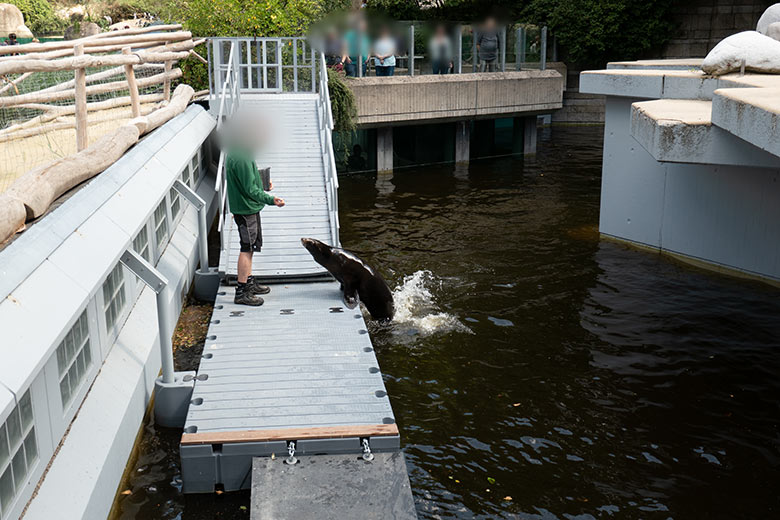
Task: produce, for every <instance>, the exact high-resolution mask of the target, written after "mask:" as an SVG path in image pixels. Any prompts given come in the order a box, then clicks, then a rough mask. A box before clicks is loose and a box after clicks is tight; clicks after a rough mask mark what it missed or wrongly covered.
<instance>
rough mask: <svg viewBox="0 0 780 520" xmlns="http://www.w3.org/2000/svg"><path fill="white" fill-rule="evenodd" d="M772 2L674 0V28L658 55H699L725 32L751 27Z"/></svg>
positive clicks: (676, 56)
mask: <svg viewBox="0 0 780 520" xmlns="http://www.w3.org/2000/svg"><path fill="white" fill-rule="evenodd" d="M774 3H775V2H774V1H754V0H728V1H724V0H692V1H689V2H675V3H674V4H675V5H674V6H673V7H672V17H673V21H674V23H675V24H677V26H678V28H677V31H676V33H675V34H674V37H673V38H672V39H671V40H670V41H669V43H668V44H667V45H666V47H665V48H664V49H663V51H662V52H661V57H664V58H703V57H704V56H706V55H707V53H708V52H709V51H710V50H712V48H713V47H715V45H716V44H717V43H718V42H719V41H720V40H722V39H723V38H725V37H726V36H729V35H731V34H734V33H738V32H741V31H748V30H755V28H756V22H758V19H759V17H760V16H761V14H762V13H763V12H764V11H765V10H766V8H767V7H769V6H770V5H772V4H774Z"/></svg>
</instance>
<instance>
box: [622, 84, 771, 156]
mask: <svg viewBox="0 0 780 520" xmlns="http://www.w3.org/2000/svg"><path fill="white" fill-rule="evenodd" d="M751 90H755V89H751ZM711 114H712V102H711V101H702V100H680V99H659V100H654V101H643V102H639V103H634V104H632V105H631V135H632V136H633V137H634V139H636V140H637V142H639V144H641V145H642V146H643V147H644V148H645V150H647V151H648V152H649V153H650V155H652V156H653V158H654V159H655V160H657V161H661V162H678V163H689V164H727V165H734V166H754V167H759V168H770V167H778V166H780V161H779V160H778V158H777V157H774V156H773V155H771V154H769V153H766V152H764V151H762V150H759V149H757V148H756V147H754V146H752V145H751V144H749V143H747V142H745V141H743V140H741V139H738V138H736V137H734V136H733V135H731V134H730V133H728V132H727V131H725V130H723V129H721V128H718V127H716V126H713V124H712V120H711Z"/></svg>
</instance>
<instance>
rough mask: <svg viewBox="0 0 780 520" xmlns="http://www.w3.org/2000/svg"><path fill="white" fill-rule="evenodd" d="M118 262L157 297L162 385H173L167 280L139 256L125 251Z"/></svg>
mask: <svg viewBox="0 0 780 520" xmlns="http://www.w3.org/2000/svg"><path fill="white" fill-rule="evenodd" d="M119 261H120V262H122V264H124V265H125V267H127V268H128V269H130V271H131V272H132V273H133V274H134V275H136V276H137V277H138V278H140V279H141V281H142V282H144V283H145V284H146V285H148V286H149V288H151V289H152V290H153V291H154V292H155V294H156V296H157V329H158V332H159V334H160V362H161V365H162V381H163V383H173V380H174V376H173V342H172V341H171V337H172V335H173V325H174V323H173V317H172V316H171V309H170V300H169V298H167V295H168V291H166V288H167V287H168V280H167V279H166V278H165V277H164V276H163V275H162V274H160V272H159V271H157V269H155V268H154V267H153V266H152V265H151V264H149V262H147V261H146V260H145V259H144V258H143V257H142V256H141V255H139V254H138V253H136V252H135V251H133V250H132V249H127V250H126V251H125V252H124V253H123V254H122V256H121V257H120V258H119Z"/></svg>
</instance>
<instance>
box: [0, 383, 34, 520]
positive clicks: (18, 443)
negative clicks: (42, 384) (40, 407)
mask: <svg viewBox="0 0 780 520" xmlns="http://www.w3.org/2000/svg"><path fill="white" fill-rule="evenodd" d="M37 459H38V444H37V441H36V440H35V425H34V422H33V409H32V401H31V399H30V391H29V390H28V391H27V392H25V393H24V396H22V399H21V400H20V401H19V404H18V405H17V406H16V408H14V409H13V410H12V411H11V415H9V416H8V419H6V420H5V422H4V423H3V424H1V425H0V515H2V514H6V513H8V512H9V511H10V510H11V504H12V503H13V501H14V498H16V496H17V495H18V494H19V492H20V491H21V490H22V489H23V488H24V486H25V484H26V482H27V479H28V477H29V475H30V470H31V469H32V468H33V466H34V465H35V461H36V460H37Z"/></svg>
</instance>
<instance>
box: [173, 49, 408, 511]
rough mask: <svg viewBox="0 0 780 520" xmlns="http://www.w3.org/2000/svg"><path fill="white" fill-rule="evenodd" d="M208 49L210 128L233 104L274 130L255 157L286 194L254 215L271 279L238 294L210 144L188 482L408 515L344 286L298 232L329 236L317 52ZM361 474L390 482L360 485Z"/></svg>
mask: <svg viewBox="0 0 780 520" xmlns="http://www.w3.org/2000/svg"><path fill="white" fill-rule="evenodd" d="M209 61H210V64H211V66H210V70H209V73H210V77H209V81H210V86H211V98H210V105H211V111H212V113H213V114H214V115H215V117H216V118H217V128H218V129H219V128H221V126H222V124H223V122H224V120H225V119H227V118H229V117H231V115H233V114H234V113H235V112H236V110H238V108H239V106H240V105H244V106H246V105H250V106H252V107H253V108H258V109H260V110H261V112H262V113H267V114H269V117H270V118H272V120H273V121H274V123H275V124H276V125H277V127H278V128H281V129H282V132H283V133H284V135H285V139H284V140H283V141H281V143H280V144H279V145H278V146H275V147H273V148H272V149H270V150H267V151H264V152H261V153H260V155H259V156H258V157H257V158H256V162H257V165H258V167H259V168H266V167H270V168H271V179H272V181H273V185H274V189H273V192H272V193H274V194H278V195H279V196H281V197H283V198H284V199H285V200H286V202H287V205H286V206H285V207H284V208H276V207H267V208H265V209H264V210H263V212H262V214H261V215H262V225H263V240H264V244H263V249H262V252H261V253H260V254H255V255H254V265H253V273H254V274H255V275H256V276H258V277H259V278H261V279H263V280H264V281H265V282H266V283H268V284H269V285H271V288H272V289H271V293H270V294H268V295H266V296H265V297H264V299H265V304H264V305H263V306H262V307H247V306H240V305H234V304H233V295H234V288H233V287H232V286H231V285H230V282H231V279H232V278H233V277H235V275H236V274H237V271H236V262H237V256H238V237H237V231H236V229H235V227H234V223H233V219H232V218H231V215H230V208H229V204H228V201H227V195H226V194H227V191H226V186H225V172H224V167H225V157H224V154H221V155H220V158H219V163H218V172H217V178H216V186H215V188H216V190H217V191H218V193H219V201H220V202H219V216H218V218H219V224H218V226H219V231H220V234H221V241H222V243H221V254H220V267H219V270H220V273H221V275H222V277H223V284H222V286H221V287H220V289H219V292H218V294H217V299H216V302H215V306H214V311H213V314H212V320H211V323H210V325H209V330H208V335H207V339H206V343H205V345H204V350H203V355H202V359H201V362H200V368H199V370H198V373H197V377H196V378H195V382H194V389H193V393H192V398H191V401H190V406H189V411H188V413H187V419H186V423H185V425H184V433H183V435H182V439H181V459H182V480H183V489H184V492H186V493H203V492H213V491H215V490H224V491H233V490H238V489H246V488H249V487H251V488H252V518H360V519H363V518H388V517H390V516H392V517H394V518H416V515H415V512H414V502H413V500H412V495H411V490H410V487H409V479H408V476H407V473H406V468H405V464H404V459H403V454H402V452H400V437H399V431H398V427H397V425H396V421H395V417H394V415H393V411H392V408H391V406H390V401H389V399H388V396H387V391H386V389H385V386H384V382H383V379H382V374H381V372H380V370H379V366H378V363H377V359H376V356H375V354H374V349H373V346H372V344H371V339H370V337H369V335H368V330H367V325H366V323H365V321H364V319H363V315H362V314H361V312H360V310H359V309H353V310H350V309H347V308H345V306H344V304H343V302H342V295H341V291H340V289H339V284H338V283H337V282H335V281H334V280H333V278H332V277H331V276H330V274H329V273H327V271H325V270H324V269H323V268H322V267H321V266H319V265H318V264H316V263H315V262H314V261H313V260H312V259H311V256H310V255H309V253H308V252H307V251H306V250H305V249H304V248H303V247H302V245H301V243H300V239H301V238H302V237H314V238H318V239H320V240H323V241H324V242H326V243H329V244H334V245H338V244H339V221H338V193H337V191H338V179H337V176H336V165H335V158H334V154H333V144H332V134H331V133H332V130H333V116H332V113H331V106H330V97H329V93H328V76H327V70H326V68H325V60H324V56H323V55H322V54H321V53H318V52H316V51H315V50H314V49H312V48H311V46H309V44H308V43H307V41H306V40H305V39H302V38H218V39H213V40H211V42H210V44H209ZM296 462H297V463H296ZM369 481H371V482H374V483H380V482H381V483H383V485H384V486H387V490H392V492H384V493H383V492H382V491H378V490H377V489H376V488H374V489H366V488H365V485H364V484H365V483H366V482H369ZM363 493H365V494H366V495H365V496H363V497H362V498H364V499H365V498H369V500H361V495H362V494H363ZM377 493H379V495H378V497H379V498H377ZM314 497H319V500H320V502H318V500H317V499H315V498H314ZM307 508H308V509H307ZM269 511H270V512H271V513H270V514H271V516H267V515H268V514H269V513H268V512H269ZM274 512H275V513H274ZM315 513H316V514H315ZM312 515H313V516H312Z"/></svg>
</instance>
